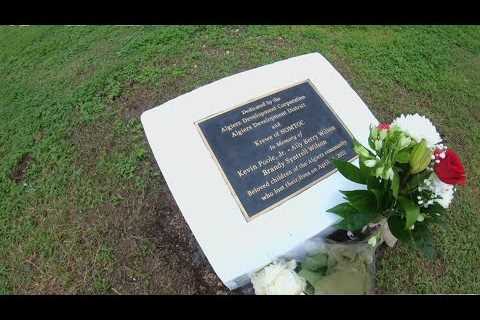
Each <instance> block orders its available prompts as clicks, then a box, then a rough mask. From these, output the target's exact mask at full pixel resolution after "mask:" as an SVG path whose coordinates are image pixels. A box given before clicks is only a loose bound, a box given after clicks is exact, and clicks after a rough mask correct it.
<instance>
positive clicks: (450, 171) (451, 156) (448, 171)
mask: <svg viewBox="0 0 480 320" xmlns="http://www.w3.org/2000/svg"><path fill="white" fill-rule="evenodd" d="M440 153H442V151H440V152H437V151H436V152H435V157H436V158H437V161H440V162H438V163H435V173H436V174H437V176H438V178H439V179H440V180H441V181H443V182H445V183H447V184H460V185H464V184H465V183H466V182H467V177H466V175H465V169H464V168H463V165H462V161H461V160H460V157H459V156H458V155H457V154H456V153H455V152H454V151H453V150H451V149H447V151H445V152H444V153H445V157H444V158H443V159H442V158H441V157H440V156H439V155H440ZM437 155H438V156H437Z"/></svg>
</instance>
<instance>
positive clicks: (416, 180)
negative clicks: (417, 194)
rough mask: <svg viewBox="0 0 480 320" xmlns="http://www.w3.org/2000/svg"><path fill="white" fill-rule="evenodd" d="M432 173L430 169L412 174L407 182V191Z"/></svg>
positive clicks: (414, 187)
mask: <svg viewBox="0 0 480 320" xmlns="http://www.w3.org/2000/svg"><path fill="white" fill-rule="evenodd" d="M431 174H432V172H431V171H428V170H424V171H422V172H420V173H418V174H415V175H413V176H412V177H411V178H410V179H409V180H408V182H407V191H412V190H414V189H416V188H417V187H418V185H419V184H421V183H423V180H425V179H427V178H428V177H429V176H430V175H431Z"/></svg>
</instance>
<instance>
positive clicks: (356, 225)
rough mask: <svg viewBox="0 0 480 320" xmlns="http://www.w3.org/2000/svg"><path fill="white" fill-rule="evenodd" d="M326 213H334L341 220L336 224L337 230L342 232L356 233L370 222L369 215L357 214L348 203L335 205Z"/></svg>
mask: <svg viewBox="0 0 480 320" xmlns="http://www.w3.org/2000/svg"><path fill="white" fill-rule="evenodd" d="M327 212H331V213H335V214H336V215H338V216H340V217H342V218H343V220H342V221H340V222H339V223H337V224H336V226H337V228H339V229H342V230H350V231H356V230H359V229H361V228H363V227H364V226H365V225H366V224H368V223H369V222H370V221H371V220H372V217H371V216H370V215H368V214H362V213H360V212H358V211H357V209H355V208H354V207H353V206H352V205H351V204H350V203H348V202H345V203H341V204H339V205H336V206H335V207H333V208H330V209H328V210H327Z"/></svg>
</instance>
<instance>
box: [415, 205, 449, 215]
mask: <svg viewBox="0 0 480 320" xmlns="http://www.w3.org/2000/svg"><path fill="white" fill-rule="evenodd" d="M421 210H422V212H423V213H429V214H432V215H433V214H436V213H440V214H441V215H443V214H445V213H446V212H447V209H445V208H444V207H442V206H441V205H440V204H439V203H438V202H434V203H433V204H432V205H430V206H428V207H426V208H424V207H422V209H421Z"/></svg>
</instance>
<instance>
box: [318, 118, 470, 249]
mask: <svg viewBox="0 0 480 320" xmlns="http://www.w3.org/2000/svg"><path fill="white" fill-rule="evenodd" d="M442 142H443V141H442V138H441V137H440V134H439V133H438V131H437V129H436V128H435V126H433V124H432V123H431V122H430V120H429V119H427V118H425V117H423V116H420V115H418V114H414V115H406V116H404V115H401V116H400V117H398V118H396V119H395V120H394V121H393V122H392V123H391V124H386V123H382V124H380V125H378V126H376V127H371V128H370V135H369V138H368V145H369V147H370V148H366V147H365V146H363V145H361V144H360V143H358V142H357V141H354V150H355V152H356V153H357V154H358V156H359V167H356V166H354V165H353V164H351V163H349V162H346V161H343V160H334V161H333V162H334V164H335V166H336V168H337V169H338V171H339V172H340V173H341V174H342V175H343V176H344V177H346V178H347V179H349V180H351V181H353V182H356V183H359V184H363V185H365V186H366V190H365V189H361V190H352V191H340V192H342V194H343V195H344V196H345V197H344V198H345V200H346V202H344V203H341V204H339V205H337V206H335V207H333V208H330V209H329V210H327V211H328V212H331V213H335V214H337V215H339V216H341V217H342V218H343V219H342V220H341V221H340V222H339V223H338V224H337V227H338V228H339V229H343V230H349V231H359V230H365V229H366V228H367V227H368V226H372V225H376V226H379V228H377V229H378V230H379V231H378V232H377V233H376V235H375V236H374V237H371V238H370V240H369V241H370V243H372V244H374V243H375V241H376V240H379V239H382V240H385V242H386V243H387V244H388V245H389V246H393V245H394V244H395V242H396V240H397V239H398V240H400V241H401V242H404V243H406V244H408V245H412V246H413V247H415V248H418V249H420V250H421V251H422V252H423V253H424V254H425V255H426V256H427V257H434V256H435V250H434V249H433V246H432V241H431V233H430V228H429V226H430V225H431V224H438V223H440V224H441V223H442V222H443V218H444V214H445V211H446V209H447V208H448V206H449V205H450V203H451V201H452V199H453V195H454V192H455V185H464V184H465V183H466V175H465V170H464V167H463V165H462V162H461V161H460V158H459V156H458V155H457V154H456V153H455V152H454V151H453V150H452V149H449V148H447V146H446V145H445V144H443V143H442Z"/></svg>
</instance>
